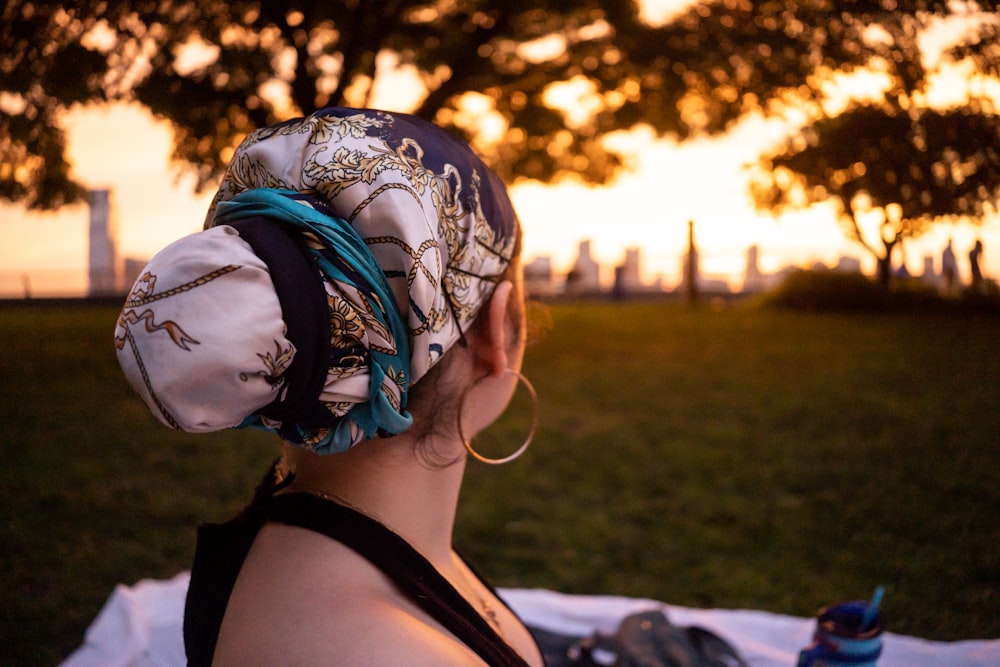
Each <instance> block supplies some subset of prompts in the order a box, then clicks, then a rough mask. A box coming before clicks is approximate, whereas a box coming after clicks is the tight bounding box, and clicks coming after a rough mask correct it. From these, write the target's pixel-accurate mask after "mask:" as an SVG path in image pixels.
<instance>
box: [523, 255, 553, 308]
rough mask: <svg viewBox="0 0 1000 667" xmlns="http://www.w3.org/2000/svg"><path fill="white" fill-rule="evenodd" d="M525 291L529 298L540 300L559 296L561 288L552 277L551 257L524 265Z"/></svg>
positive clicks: (539, 258) (544, 257) (535, 259)
mask: <svg viewBox="0 0 1000 667" xmlns="http://www.w3.org/2000/svg"><path fill="white" fill-rule="evenodd" d="M524 290H525V292H527V294H528V296H532V297H540V298H544V297H551V296H556V295H557V294H559V291H560V286H559V285H557V284H556V281H555V277H554V276H553V275H552V258H551V257H548V256H542V257H536V258H534V259H533V260H531V261H530V262H527V263H526V264H525V265H524Z"/></svg>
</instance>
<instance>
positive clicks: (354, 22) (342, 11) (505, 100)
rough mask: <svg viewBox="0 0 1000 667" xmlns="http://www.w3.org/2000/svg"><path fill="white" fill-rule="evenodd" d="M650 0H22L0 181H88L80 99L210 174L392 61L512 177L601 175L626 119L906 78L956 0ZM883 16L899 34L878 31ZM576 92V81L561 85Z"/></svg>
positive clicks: (205, 176)
mask: <svg viewBox="0 0 1000 667" xmlns="http://www.w3.org/2000/svg"><path fill="white" fill-rule="evenodd" d="M638 4H639V3H637V2H635V1H633V0H604V1H599V0H448V1H445V0H382V1H380V2H362V0H326V1H323V2H319V1H316V0H313V1H308V0H285V1H283V2H278V1H270V0H269V1H268V2H263V1H251V0H232V1H230V2H225V1H223V0H135V1H128V2H126V1H124V0H81V1H79V2H72V3H70V2H41V1H40V0H7V2H6V4H5V5H4V9H3V14H2V17H0V18H2V25H0V75H2V77H0V137H3V138H2V139H0V184H2V185H0V197H2V198H5V199H8V200H13V201H22V202H24V203H25V204H27V205H28V206H30V207H37V208H49V207H54V206H58V205H60V204H61V203H65V202H69V201H73V200H74V199H75V198H77V197H79V196H80V190H79V188H78V187H77V186H75V185H74V184H73V183H72V182H71V181H70V180H69V178H68V166H67V165H66V163H65V159H64V156H63V148H64V138H63V135H62V133H61V130H60V128H59V124H58V121H59V117H60V115H61V114H62V113H63V112H64V111H65V110H66V109H67V108H68V107H70V106H71V105H73V104H75V103H84V102H90V101H96V102H103V101H107V100H130V101H136V102H138V103H140V104H143V105H145V106H146V107H148V108H149V109H150V110H151V111H152V112H153V113H154V114H156V115H158V116H160V117H163V118H166V119H168V120H170V122H171V123H172V124H173V127H174V130H175V152H174V157H175V158H176V159H177V160H178V161H179V162H181V163H183V164H188V165H190V166H191V167H192V168H193V169H194V170H195V173H196V174H197V176H198V183H199V187H204V186H208V185H210V184H212V183H214V181H215V179H216V178H218V176H219V175H220V174H221V171H222V170H223V168H224V166H225V164H226V162H227V160H228V158H229V156H230V155H231V153H232V150H233V149H234V147H235V146H236V145H237V144H238V143H239V141H240V140H241V139H242V138H243V137H244V136H245V135H246V134H247V133H248V132H250V131H251V130H253V129H254V128H256V127H260V126H262V125H264V124H267V123H271V122H274V121H278V120H282V119H285V118H288V117H291V116H294V115H299V114H301V113H307V112H309V111H311V110H312V109H314V108H317V107H320V106H324V105H328V104H347V105H365V104H366V103H367V102H368V101H369V100H370V99H371V95H372V92H373V90H374V87H375V86H376V85H378V84H379V83H380V82H384V81H386V80H388V79H389V75H390V74H391V73H392V70H393V69H394V68H397V69H398V68H402V69H403V70H404V71H406V72H408V73H410V75H412V78H413V79H414V80H416V81H417V82H418V84H419V86H420V89H421V94H420V95H418V96H417V98H416V99H415V100H412V101H410V102H409V103H407V102H400V104H402V105H407V104H408V106H407V108H403V109H399V108H397V110H410V111H413V112H414V113H416V114H418V115H420V116H423V117H425V118H430V119H433V120H435V121H437V122H439V123H441V124H443V125H445V126H448V127H451V128H452V129H454V130H455V131H456V132H458V133H459V134H462V135H464V136H465V137H466V138H467V139H469V140H471V141H472V142H473V143H474V144H475V145H476V147H477V149H479V151H480V152H481V153H483V154H484V157H485V158H486V159H487V161H489V162H490V163H492V164H493V165H494V166H495V167H497V168H498V170H499V171H500V173H501V175H502V176H503V177H504V178H506V179H507V180H508V181H513V180H514V179H517V178H521V177H525V178H532V179H540V180H544V181H551V180H555V179H558V178H560V177H562V176H564V175H567V174H573V175H575V176H576V177H578V178H581V179H583V180H585V181H588V182H593V183H601V182H605V181H606V180H607V179H608V178H610V177H611V176H612V175H613V174H614V173H615V171H616V169H618V168H619V167H620V166H621V158H620V156H617V155H615V154H613V153H609V152H608V150H607V149H606V148H605V145H604V142H603V139H604V137H606V136H607V135H608V134H609V133H610V132H613V131H616V130H619V129H626V128H630V127H633V126H635V125H637V124H647V125H649V126H651V127H652V128H654V129H655V130H656V131H657V132H658V133H660V134H670V135H673V136H676V137H677V138H679V139H685V138H687V137H690V136H693V135H697V134H700V133H718V132H722V131H724V130H725V129H726V128H727V127H729V126H730V125H731V123H733V122H734V121H736V120H737V119H739V118H741V117H742V116H744V115H745V114H747V113H750V112H761V113H780V112H781V111H782V110H784V109H785V108H787V105H788V104H790V103H793V102H794V103H800V102H802V101H810V100H812V101H817V100H820V99H821V98H822V97H823V89H824V85H825V84H826V82H828V81H829V80H830V78H831V77H832V75H833V73H835V72H845V71H851V70H852V69H854V68H858V67H863V66H866V65H868V64H870V62H871V61H872V59H873V58H881V59H882V60H883V61H884V64H885V67H886V68H887V69H888V70H890V71H891V72H892V75H893V76H895V77H897V78H899V79H900V80H901V81H904V82H905V86H909V85H910V83H909V82H919V81H921V80H922V78H923V76H924V71H923V67H922V64H921V61H920V58H919V56H918V53H919V50H918V49H917V48H916V39H917V27H919V26H920V25H921V24H922V23H924V22H926V21H927V20H929V17H931V16H935V15H937V16H945V15H948V14H950V13H951V12H953V11H956V9H955V8H956V7H957V5H956V4H955V3H947V2H932V1H929V0H918V1H912V2H907V1H905V0H797V1H792V0H759V1H754V2H750V1H749V0H717V1H716V2H713V3H703V2H699V3H692V5H691V6H690V7H689V8H688V9H687V10H686V11H685V12H683V13H681V14H680V15H678V16H677V17H675V18H674V19H673V20H672V21H670V22H669V23H667V24H664V25H652V24H650V23H648V22H645V21H644V20H643V19H642V16H641V14H640V12H639V6H638ZM879 25H885V26H888V27H887V28H885V31H887V32H890V33H891V34H893V35H895V36H896V37H897V38H896V39H894V40H892V41H886V40H878V39H876V40H873V39H872V34H873V26H879ZM970 48H974V47H970ZM978 48H979V49H980V51H981V52H982V53H983V54H986V53H987V51H988V49H986V47H978ZM904 89H908V88H905V87H904ZM567 92H569V93H571V94H572V95H575V96H574V97H572V99H571V100H570V101H569V102H565V101H564V102H560V101H559V99H558V97H559V93H564V94H565V93H567ZM477 105H478V107H480V108H482V109H485V111H486V112H487V113H488V114H490V118H491V119H492V120H494V121H495V122H494V123H492V124H487V123H484V122H483V120H482V119H483V116H482V115H481V114H476V113H474V110H475V108H476V107H477ZM487 130H492V131H487Z"/></svg>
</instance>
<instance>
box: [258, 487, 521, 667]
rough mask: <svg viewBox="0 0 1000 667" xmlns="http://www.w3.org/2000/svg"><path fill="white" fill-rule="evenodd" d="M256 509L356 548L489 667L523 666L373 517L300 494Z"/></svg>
mask: <svg viewBox="0 0 1000 667" xmlns="http://www.w3.org/2000/svg"><path fill="white" fill-rule="evenodd" d="M259 509H260V511H261V512H262V515H263V516H264V518H265V520H268V521H275V522H278V523H284V524H288V525H292V526H298V527H300V528H306V529H308V530H312V531H314V532H317V533H321V534H323V535H326V536H328V537H330V538H331V539H334V540H336V541H338V542H340V543H341V544H344V545H345V546H347V547H349V548H351V549H352V550H354V551H356V552H357V553H358V554H360V555H361V556H363V557H364V558H365V559H367V560H368V561H370V562H371V563H372V564H373V565H375V567H377V568H378V569H379V570H381V571H382V572H383V573H384V574H385V575H386V576H387V577H389V579H391V580H392V581H393V583H395V584H396V585H397V586H399V588H400V589H401V590H402V591H403V592H404V593H405V594H406V595H407V596H408V597H409V598H410V599H411V600H413V601H414V602H415V603H416V604H417V605H419V606H420V607H421V608H422V609H423V610H424V611H426V612H427V613H428V614H430V615H431V616H432V617H433V618H434V619H435V620H437V621H438V622H439V623H441V625H443V626H444V627H445V628H447V629H448V631H450V632H451V633H452V634H454V635H455V636H456V637H457V638H458V639H459V640H460V641H462V642H463V643H464V644H465V645H466V646H468V647H469V648H470V649H472V650H473V651H474V652H475V653H476V654H477V655H479V656H480V657H481V658H482V659H483V660H484V661H485V662H486V664H488V665H491V667H507V666H510V667H514V666H516V667H526V665H527V663H526V662H525V661H524V659H523V658H521V656H520V655H519V654H518V653H517V652H516V651H515V650H514V649H513V648H511V646H510V645H509V644H507V642H505V641H504V640H503V639H502V638H501V637H500V636H499V635H498V634H497V633H496V632H495V631H494V630H493V628H492V627H490V625H489V624H488V623H487V622H486V621H485V620H484V619H483V617H482V616H480V615H479V613H478V612H476V610H475V609H474V608H473V607H472V605H470V604H469V603H468V601H466V599H465V598H464V597H462V596H461V595H460V594H459V593H458V591H456V590H455V588H454V587H453V586H452V585H451V583H449V582H448V580H447V579H445V578H444V577H443V576H442V575H441V574H440V573H439V572H438V571H437V570H436V569H435V568H434V566H433V565H431V563H430V562H429V561H428V560H427V559H426V558H424V557H423V556H422V555H421V554H420V553H419V552H418V551H417V550H416V549H414V548H413V547H412V546H411V545H410V544H409V543H408V542H407V541H406V540H404V539H403V538H402V537H400V536H399V535H397V534H396V533H394V532H392V531H391V530H389V529H388V528H387V527H385V526H384V525H382V524H381V523H379V522H378V521H375V520H374V519H372V518H371V517H368V516H366V515H364V514H361V513H360V512H357V511H356V510H353V509H351V508H349V507H345V506H343V505H340V504H338V503H335V502H333V501H331V500H327V499H324V498H319V497H317V496H314V495H310V494H305V493H286V494H281V495H276V496H273V497H271V498H268V499H266V500H264V501H263V502H261V504H260V506H259ZM484 583H485V582H484Z"/></svg>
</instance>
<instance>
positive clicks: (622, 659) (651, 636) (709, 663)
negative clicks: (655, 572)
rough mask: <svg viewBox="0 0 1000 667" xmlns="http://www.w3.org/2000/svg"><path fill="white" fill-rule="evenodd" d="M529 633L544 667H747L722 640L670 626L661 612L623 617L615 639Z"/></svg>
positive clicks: (705, 632)
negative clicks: (533, 638) (540, 652)
mask: <svg viewBox="0 0 1000 667" xmlns="http://www.w3.org/2000/svg"><path fill="white" fill-rule="evenodd" d="M531 632H532V634H534V635H535V639H536V641H537V642H538V644H539V646H541V648H542V654H543V657H544V658H545V664H546V667H598V666H608V665H611V666H613V667H747V663H746V662H745V661H744V660H743V659H742V658H741V657H740V655H739V654H738V653H737V652H736V649H734V648H733V647H732V645H730V644H729V642H727V641H726V640H724V639H723V638H722V637H719V636H718V635H717V634H715V633H713V632H710V631H708V630H706V629H704V628H700V627H697V626H690V627H677V626H675V625H672V624H671V623H670V621H668V620H667V617H666V616H665V615H664V614H663V613H662V612H660V611H644V612H639V613H636V614H631V615H629V616H626V617H625V618H624V619H623V620H622V622H621V623H620V624H619V626H618V630H617V631H616V632H615V634H614V635H605V634H601V633H595V634H593V635H591V636H589V637H574V636H571V635H562V634H558V633H554V632H549V631H548V630H543V629H541V628H531Z"/></svg>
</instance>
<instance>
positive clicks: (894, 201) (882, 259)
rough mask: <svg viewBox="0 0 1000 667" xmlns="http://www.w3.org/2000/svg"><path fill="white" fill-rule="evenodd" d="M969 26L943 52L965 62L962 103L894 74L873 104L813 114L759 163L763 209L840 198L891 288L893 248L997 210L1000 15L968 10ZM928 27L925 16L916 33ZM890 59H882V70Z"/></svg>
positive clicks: (897, 33)
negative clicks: (993, 87)
mask: <svg viewBox="0 0 1000 667" xmlns="http://www.w3.org/2000/svg"><path fill="white" fill-rule="evenodd" d="M968 19H969V23H970V25H971V29H969V30H967V31H966V32H965V34H958V28H956V30H955V31H954V32H956V34H958V39H959V41H958V42H957V43H955V44H952V45H951V46H950V47H948V48H946V49H944V53H943V54H942V61H941V62H942V63H943V64H945V65H954V64H956V63H959V62H961V63H963V64H965V65H966V76H967V79H966V84H967V90H966V93H965V94H966V97H965V98H964V99H962V100H960V101H957V102H951V103H949V104H946V105H944V106H940V107H936V106H934V105H932V104H930V103H929V102H928V100H929V99H930V96H929V94H928V93H929V89H930V79H929V73H928V72H925V73H924V74H923V75H921V76H893V77H891V78H890V79H889V82H888V85H887V86H886V87H885V88H884V90H883V94H882V96H881V97H879V98H877V99H875V100H874V101H870V102H866V103H853V104H849V105H848V106H847V108H846V109H845V110H842V111H841V110H837V111H835V112H827V111H826V110H825V109H824V108H823V107H822V106H818V107H815V108H814V115H813V117H812V118H810V119H809V121H808V122H807V123H806V125H805V126H804V127H803V128H802V129H801V132H800V133H796V134H793V135H792V136H790V137H789V139H788V141H787V142H786V143H785V144H784V145H783V146H780V147H779V148H778V149H777V150H775V151H774V152H772V153H770V154H766V155H763V156H761V159H760V164H759V165H758V167H759V168H758V170H757V171H756V174H755V177H754V179H753V182H752V184H751V191H752V193H753V196H754V199H755V200H756V203H757V205H758V207H759V208H761V209H765V210H770V211H773V212H780V211H782V210H785V209H789V208H804V207H807V206H810V205H812V204H815V203H818V202H825V201H830V200H832V201H833V202H835V203H836V204H837V207H838V208H839V211H840V217H839V219H840V222H841V224H842V226H843V227H844V230H845V232H846V234H847V235H848V237H849V238H851V239H853V240H855V241H857V242H858V243H860V244H861V245H862V246H864V247H865V248H867V249H868V250H869V251H871V252H872V254H873V255H874V256H875V257H876V258H878V259H879V269H880V275H879V277H880V279H881V281H882V282H883V283H888V282H889V278H890V267H891V262H892V254H893V250H894V249H895V248H896V247H898V244H899V243H900V242H901V241H903V240H904V239H906V238H915V237H917V236H919V235H920V234H922V233H924V232H925V231H926V230H927V229H929V228H930V227H931V226H932V225H933V223H935V222H939V221H943V220H956V219H959V218H967V219H970V220H972V221H973V222H979V221H981V220H982V219H983V216H984V215H987V214H990V213H994V212H996V210H997V204H998V202H1000V114H998V112H997V104H998V102H1000V97H998V96H996V95H995V94H994V95H993V96H990V95H989V94H988V93H986V92H985V91H986V88H987V86H986V82H988V81H990V79H992V80H993V82H994V83H996V78H997V77H998V75H1000V43H998V39H997V38H998V36H1000V31H998V26H1000V15H998V14H997V13H992V14H990V13H983V12H970V14H969V16H968ZM929 23H930V21H928V20H927V19H926V17H925V19H924V21H923V22H921V23H920V24H918V25H917V26H916V27H917V31H916V35H918V36H919V35H920V34H921V31H922V30H924V29H925V28H927V27H928V24H929ZM913 34H914V33H913V30H912V28H907V27H905V26H903V25H901V24H897V25H896V27H895V28H894V29H891V30H890V31H889V33H888V35H887V36H888V37H889V38H890V39H891V40H892V43H899V42H902V41H905V40H912V38H913ZM913 41H914V44H915V45H919V42H918V40H913ZM921 55H923V56H925V57H926V55H927V54H925V53H923V54H922V52H921V51H919V50H917V51H915V52H913V53H912V54H911V55H910V56H909V57H911V58H913V59H914V60H916V59H919V58H920V56H921ZM884 61H885V57H883V58H882V59H880V60H876V61H874V64H875V66H876V68H877V67H878V66H879V65H880V64H881V62H884ZM940 66H941V65H940V64H939V67H940ZM896 70H897V71H898V68H896ZM906 71H907V72H908V73H909V74H913V73H914V72H915V71H916V70H912V71H911V70H910V68H906ZM872 221H874V222H872Z"/></svg>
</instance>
